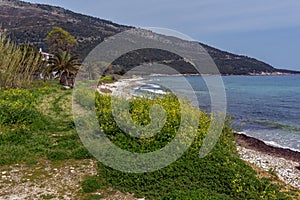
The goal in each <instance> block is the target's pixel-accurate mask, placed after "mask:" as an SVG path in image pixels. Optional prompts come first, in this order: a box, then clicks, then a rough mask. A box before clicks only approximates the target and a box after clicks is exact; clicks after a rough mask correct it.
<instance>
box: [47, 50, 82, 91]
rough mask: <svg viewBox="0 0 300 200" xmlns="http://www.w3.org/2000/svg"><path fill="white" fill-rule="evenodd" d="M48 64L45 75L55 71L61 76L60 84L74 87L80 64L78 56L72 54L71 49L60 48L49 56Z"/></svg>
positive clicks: (56, 74)
mask: <svg viewBox="0 0 300 200" xmlns="http://www.w3.org/2000/svg"><path fill="white" fill-rule="evenodd" d="M47 64H48V67H47V68H46V70H45V72H44V76H47V75H49V74H51V73H54V74H55V76H58V77H59V83H60V85H62V86H69V87H74V79H75V76H76V74H77V72H78V70H79V66H80V63H79V61H78V56H72V55H71V54H70V51H61V50H59V51H58V52H55V53H54V55H53V57H51V58H49V60H48V61H47Z"/></svg>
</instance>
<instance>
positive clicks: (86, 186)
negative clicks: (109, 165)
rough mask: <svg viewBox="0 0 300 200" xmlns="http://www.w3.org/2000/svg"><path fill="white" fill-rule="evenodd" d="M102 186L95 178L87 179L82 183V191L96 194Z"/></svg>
mask: <svg viewBox="0 0 300 200" xmlns="http://www.w3.org/2000/svg"><path fill="white" fill-rule="evenodd" d="M100 188H101V185H100V183H99V180H97V179H96V178H95V177H93V176H89V177H87V178H86V179H85V180H84V181H83V182H82V190H83V192H86V193H89V192H95V191H96V190H98V189H100Z"/></svg>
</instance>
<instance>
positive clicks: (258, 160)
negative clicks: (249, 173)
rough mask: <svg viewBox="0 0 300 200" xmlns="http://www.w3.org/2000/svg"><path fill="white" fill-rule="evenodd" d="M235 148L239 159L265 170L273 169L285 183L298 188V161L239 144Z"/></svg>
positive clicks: (299, 174) (299, 172) (299, 182)
mask: <svg viewBox="0 0 300 200" xmlns="http://www.w3.org/2000/svg"><path fill="white" fill-rule="evenodd" d="M237 150H238V152H239V155H240V157H241V159H243V160H245V161H247V162H250V163H252V164H254V165H256V166H257V167H260V168H262V169H264V170H266V171H274V172H275V173H276V174H277V175H278V177H279V178H280V179H281V180H282V181H284V182H285V183H286V184H290V185H292V186H294V187H296V188H299V189H300V178H299V177H300V170H299V169H297V167H299V168H300V166H299V163H297V162H294V161H291V160H287V159H284V158H281V157H276V156H272V155H268V154H266V153H261V152H259V151H255V150H252V149H247V148H245V147H241V146H237Z"/></svg>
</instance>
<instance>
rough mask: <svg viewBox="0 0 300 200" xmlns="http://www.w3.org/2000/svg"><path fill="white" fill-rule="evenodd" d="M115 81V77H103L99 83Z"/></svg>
mask: <svg viewBox="0 0 300 200" xmlns="http://www.w3.org/2000/svg"><path fill="white" fill-rule="evenodd" d="M114 81H115V80H114V77H112V76H102V77H101V78H100V80H99V83H113V82H114Z"/></svg>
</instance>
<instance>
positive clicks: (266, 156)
mask: <svg viewBox="0 0 300 200" xmlns="http://www.w3.org/2000/svg"><path fill="white" fill-rule="evenodd" d="M143 80H146V79H145V78H142V77H135V78H127V79H119V80H118V81H116V82H114V83H108V84H103V85H100V86H99V87H98V91H99V92H100V93H102V94H111V95H116V96H123V97H125V98H131V97H132V93H131V90H132V88H134V87H137V86H139V85H140V81H143ZM101 89H102V90H103V91H108V92H103V91H101ZM233 134H234V140H235V143H236V149H237V152H238V154H239V156H240V159H242V160H244V161H246V162H249V163H251V164H253V165H255V166H256V167H258V168H260V169H262V170H265V171H269V172H275V173H276V174H277V176H278V177H279V179H280V180H281V181H283V182H285V183H286V184H288V185H291V186H293V187H295V188H297V189H300V152H297V151H293V150H291V149H286V148H282V147H276V146H271V145H269V144H266V143H265V142H263V141H261V140H259V139H256V138H254V137H250V136H247V135H245V134H243V133H236V132H234V133H233Z"/></svg>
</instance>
